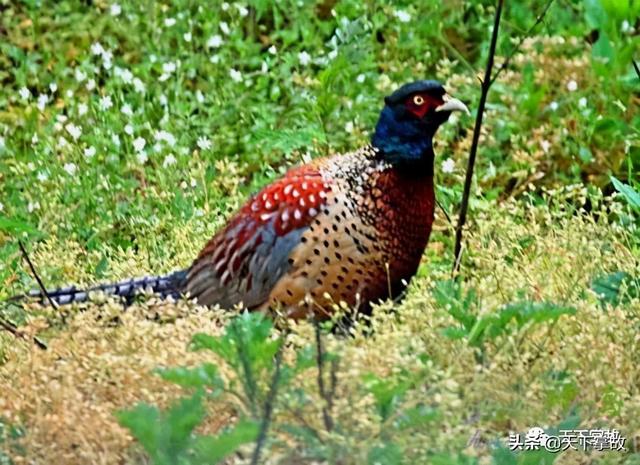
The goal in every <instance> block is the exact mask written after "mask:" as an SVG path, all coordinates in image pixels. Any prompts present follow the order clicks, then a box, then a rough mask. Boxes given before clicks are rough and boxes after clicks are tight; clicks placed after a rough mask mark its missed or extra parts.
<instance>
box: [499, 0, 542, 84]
mask: <svg viewBox="0 0 640 465" xmlns="http://www.w3.org/2000/svg"><path fill="white" fill-rule="evenodd" d="M553 2H554V0H549V1H548V2H547V4H546V5H545V7H544V8H543V10H542V11H541V12H540V14H539V15H538V17H537V18H536V22H535V23H533V25H532V26H531V27H530V28H529V30H528V31H527V32H526V33H525V34H524V35H523V36H521V37H520V40H519V41H518V43H517V44H516V46H515V47H513V49H512V50H511V52H510V53H509V55H508V56H507V59H506V60H504V62H503V63H502V65H500V67H499V68H498V71H496V74H494V75H493V77H492V78H491V80H490V81H489V87H491V86H492V85H493V83H494V82H495V81H496V79H498V76H500V73H502V72H503V71H504V70H505V69H506V68H507V66H509V63H510V62H511V59H512V58H513V56H514V55H515V54H516V53H518V51H519V50H520V47H521V46H522V44H523V43H524V41H525V40H526V39H527V38H528V37H531V34H532V33H533V30H534V29H535V28H536V27H538V26H539V25H540V23H542V20H543V19H544V17H545V16H546V15H547V11H549V8H550V7H551V4H552V3H553Z"/></svg>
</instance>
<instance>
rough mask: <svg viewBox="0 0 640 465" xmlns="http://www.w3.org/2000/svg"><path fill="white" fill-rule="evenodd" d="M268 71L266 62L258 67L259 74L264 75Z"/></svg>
mask: <svg viewBox="0 0 640 465" xmlns="http://www.w3.org/2000/svg"><path fill="white" fill-rule="evenodd" d="M268 71H269V65H268V64H267V62H266V61H263V62H262V65H260V72H261V73H263V74H265V73H267V72H268Z"/></svg>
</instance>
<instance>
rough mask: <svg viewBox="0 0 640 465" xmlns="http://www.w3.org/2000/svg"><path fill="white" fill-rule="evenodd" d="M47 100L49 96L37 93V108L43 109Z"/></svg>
mask: <svg viewBox="0 0 640 465" xmlns="http://www.w3.org/2000/svg"><path fill="white" fill-rule="evenodd" d="M48 101H49V97H48V96H47V94H40V95H38V102H37V103H36V106H37V107H38V110H40V111H44V108H45V107H46V106H47V102H48Z"/></svg>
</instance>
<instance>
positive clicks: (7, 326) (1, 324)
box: [0, 318, 47, 350]
mask: <svg viewBox="0 0 640 465" xmlns="http://www.w3.org/2000/svg"><path fill="white" fill-rule="evenodd" d="M0 328H2V329H4V330H6V331H8V332H10V333H11V334H13V335H14V336H15V337H17V338H19V339H24V340H26V339H27V336H26V335H25V334H24V333H23V332H22V331H20V330H19V329H18V327H17V326H16V325H14V324H13V323H11V322H10V321H6V320H5V319H4V318H0ZM33 343H34V344H35V345H36V346H38V348H40V349H42V350H47V344H45V343H44V342H43V341H42V340H41V339H40V338H38V337H37V336H33Z"/></svg>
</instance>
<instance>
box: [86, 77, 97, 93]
mask: <svg viewBox="0 0 640 465" xmlns="http://www.w3.org/2000/svg"><path fill="white" fill-rule="evenodd" d="M85 87H86V88H87V90H88V91H89V92H91V91H92V90H93V89H95V88H96V81H95V79H89V80H88V81H87V85H86V86H85Z"/></svg>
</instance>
